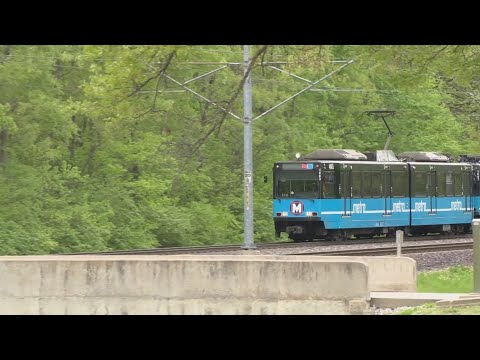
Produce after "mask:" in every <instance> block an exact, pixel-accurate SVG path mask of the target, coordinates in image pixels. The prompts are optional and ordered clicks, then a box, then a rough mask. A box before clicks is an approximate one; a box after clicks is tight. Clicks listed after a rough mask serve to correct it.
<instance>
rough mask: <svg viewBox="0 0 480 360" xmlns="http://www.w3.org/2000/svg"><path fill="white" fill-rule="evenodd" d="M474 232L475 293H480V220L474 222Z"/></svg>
mask: <svg viewBox="0 0 480 360" xmlns="http://www.w3.org/2000/svg"><path fill="white" fill-rule="evenodd" d="M472 232H473V291H475V292H477V293H478V292H480V219H475V220H473V221H472Z"/></svg>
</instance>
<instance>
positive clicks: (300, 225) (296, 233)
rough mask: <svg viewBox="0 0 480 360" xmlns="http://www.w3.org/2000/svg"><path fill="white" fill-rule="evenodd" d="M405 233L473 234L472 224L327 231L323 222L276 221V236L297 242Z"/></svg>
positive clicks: (418, 234)
mask: <svg viewBox="0 0 480 360" xmlns="http://www.w3.org/2000/svg"><path fill="white" fill-rule="evenodd" d="M397 230H402V231H404V233H405V235H406V236H424V235H428V234H445V235H448V234H452V235H457V234H469V233H471V232H472V229H471V224H447V225H425V226H398V227H376V228H358V229H325V224H324V222H323V221H295V222H288V221H276V222H275V235H276V237H280V234H281V233H282V232H286V233H287V234H288V237H289V238H290V239H292V240H293V241H295V242H303V241H313V240H328V241H342V240H347V239H351V238H352V237H355V238H357V239H362V238H372V237H374V236H385V237H390V238H394V237H395V234H396V231H397Z"/></svg>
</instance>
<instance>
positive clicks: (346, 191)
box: [342, 169, 352, 216]
mask: <svg viewBox="0 0 480 360" xmlns="http://www.w3.org/2000/svg"><path fill="white" fill-rule="evenodd" d="M342 198H343V216H351V215H352V170H347V169H345V170H343V171H342Z"/></svg>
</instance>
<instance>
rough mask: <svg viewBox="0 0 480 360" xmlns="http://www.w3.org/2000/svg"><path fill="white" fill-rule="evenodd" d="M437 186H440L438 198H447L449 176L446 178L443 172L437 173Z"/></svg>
mask: <svg viewBox="0 0 480 360" xmlns="http://www.w3.org/2000/svg"><path fill="white" fill-rule="evenodd" d="M437 185H438V193H437V196H446V195H447V176H446V173H444V172H441V171H438V172H437Z"/></svg>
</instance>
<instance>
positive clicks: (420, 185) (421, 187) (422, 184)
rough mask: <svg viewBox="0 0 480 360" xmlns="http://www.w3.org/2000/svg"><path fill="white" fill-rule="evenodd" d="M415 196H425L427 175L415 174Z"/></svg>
mask: <svg viewBox="0 0 480 360" xmlns="http://www.w3.org/2000/svg"><path fill="white" fill-rule="evenodd" d="M415 196H417V197H418V196H427V173H425V172H420V171H417V172H416V173H415Z"/></svg>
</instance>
